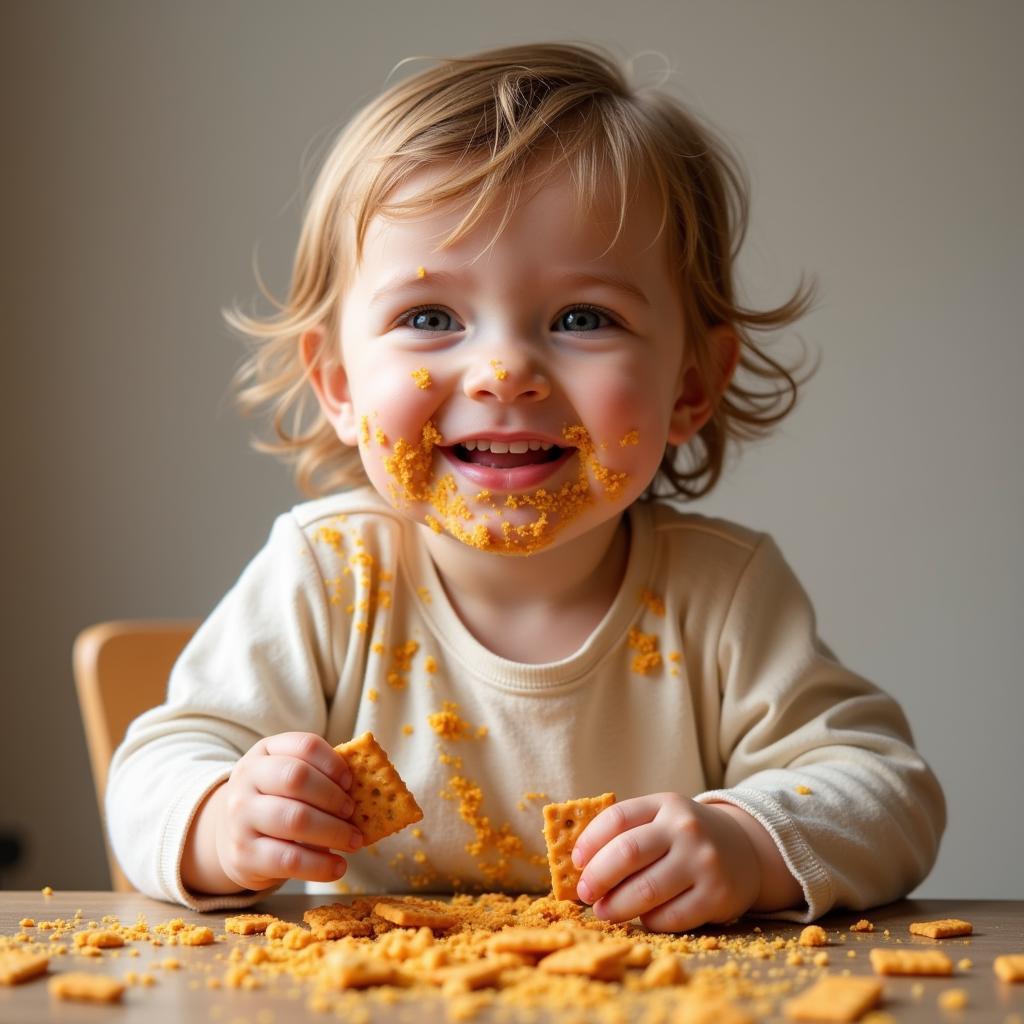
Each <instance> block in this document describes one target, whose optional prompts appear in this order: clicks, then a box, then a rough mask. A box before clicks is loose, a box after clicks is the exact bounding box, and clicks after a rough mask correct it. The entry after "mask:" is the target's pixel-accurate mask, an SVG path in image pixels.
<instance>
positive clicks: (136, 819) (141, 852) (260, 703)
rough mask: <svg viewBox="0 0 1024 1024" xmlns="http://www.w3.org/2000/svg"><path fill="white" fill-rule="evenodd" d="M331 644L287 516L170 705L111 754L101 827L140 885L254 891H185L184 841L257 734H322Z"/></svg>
mask: <svg viewBox="0 0 1024 1024" xmlns="http://www.w3.org/2000/svg"><path fill="white" fill-rule="evenodd" d="M325 652H327V653H325ZM329 652H332V643H331V637H330V617H329V611H328V601H327V599H326V596H325V593H324V583H323V580H322V577H321V573H320V571H319V569H318V567H317V565H316V562H315V559H314V558H313V556H312V553H311V552H310V550H309V545H308V543H307V540H306V538H305V536H304V535H303V532H302V530H301V529H300V528H299V525H298V523H297V522H296V520H295V519H294V517H293V516H291V515H283V516H281V517H280V518H279V519H278V520H277V521H276V523H275V524H274V528H273V530H272V531H271V535H270V538H269V539H268V542H267V544H266V546H265V547H264V548H263V550H262V551H261V552H260V553H259V554H258V555H257V556H256V558H255V559H253V561H252V562H251V563H250V564H249V565H248V567H247V568H246V569H245V571H244V572H243V574H242V575H241V577H240V578H239V580H238V582H237V583H236V584H235V586H234V587H233V588H232V589H231V590H230V591H229V592H228V594H227V595H226V596H225V597H224V599H223V600H222V601H221V602H220V604H219V605H218V606H217V607H216V608H215V609H214V611H213V612H212V614H211V615H210V617H209V618H208V619H207V620H206V622H205V623H204V624H203V625H202V626H201V627H200V629H199V631H198V632H197V633H196V635H195V637H194V638H193V640H192V641H191V642H190V644H189V645H188V647H186V649H185V651H184V652H183V653H182V655H181V657H180V659H179V660H178V662H177V664H176V665H175V667H174V669H173V671H172V674H171V678H170V682H169V685H168V694H167V700H166V702H165V703H164V704H162V705H160V706H159V707H157V708H154V709H152V710H151V711H149V712H147V713H146V714H144V715H142V716H141V717H140V718H138V719H137V720H136V721H135V722H133V723H132V725H131V726H130V728H129V729H128V732H127V734H126V736H125V739H124V741H123V743H122V744H121V746H120V747H119V748H118V750H117V752H116V753H115V755H114V758H113V761H112V763H111V768H110V776H109V783H108V787H107V796H106V812H107V826H108V829H109V834H110V840H111V844H112V846H113V849H114V852H115V854H116V855H117V858H118V860H119V862H120V863H121V865H122V867H123V869H124V871H125V874H126V875H127V876H128V878H129V879H130V880H131V881H132V883H133V884H134V885H135V886H136V887H137V888H138V889H139V890H140V891H142V892H144V893H145V894H146V895H148V896H153V897H156V898H158V899H165V900H174V901H177V902H181V903H184V904H187V905H188V906H191V907H192V908H194V909H197V910H214V909H220V908H226V907H239V906H244V905H246V904H248V903H251V902H253V901H254V900H255V899H257V898H258V894H245V893H243V894H239V895H237V896H224V897H203V898H196V897H195V896H194V895H193V894H191V893H189V892H188V891H187V890H186V889H185V888H184V887H183V886H182V883H181V873H180V862H181V856H182V851H183V848H184V841H185V837H186V835H187V832H188V829H189V826H190V825H191V822H192V820H193V818H194V816H195V813H196V811H197V809H198V807H199V805H200V804H201V802H202V801H203V799H204V798H205V797H206V795H207V794H208V793H210V792H211V791H212V790H213V789H214V788H215V787H216V786H218V785H219V784H220V783H221V782H223V781H224V780H225V779H226V778H227V777H228V775H229V774H230V773H231V769H232V767H233V766H234V764H235V763H236V762H237V761H238V759H239V758H240V757H241V756H242V755H243V754H244V753H245V752H246V751H247V750H248V749H249V748H250V747H251V746H252V745H253V744H254V743H256V742H257V741H258V740H259V739H261V738H263V737H265V736H269V735H273V734H276V733H281V732H287V731H291V730H298V731H303V732H314V733H320V734H323V732H324V729H325V724H326V720H327V702H328V696H329V693H330V692H331V691H332V689H333V687H334V685H335V683H336V680H337V672H336V669H335V666H334V665H333V664H330V663H328V662H330V661H332V660H333V655H332V654H331V653H329Z"/></svg>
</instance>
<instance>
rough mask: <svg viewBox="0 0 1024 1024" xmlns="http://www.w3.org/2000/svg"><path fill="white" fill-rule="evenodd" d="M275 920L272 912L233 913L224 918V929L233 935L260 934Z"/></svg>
mask: <svg viewBox="0 0 1024 1024" xmlns="http://www.w3.org/2000/svg"><path fill="white" fill-rule="evenodd" d="M276 920H277V918H276V917H274V915H273V914H235V915H234V916H233V917H228V918H225V919H224V931H226V932H231V933H232V934H233V935H262V934H263V933H264V932H266V930H267V928H268V927H269V926H270V925H272V924H273V923H274V922H275V921H276Z"/></svg>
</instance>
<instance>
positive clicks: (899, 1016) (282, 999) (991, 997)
mask: <svg viewBox="0 0 1024 1024" xmlns="http://www.w3.org/2000/svg"><path fill="white" fill-rule="evenodd" d="M327 902H330V901H329V900H328V899H325V898H323V897H313V896H305V895H298V894H293V895H276V896H272V897H270V898H269V899H267V900H266V901H265V902H264V903H262V904H260V905H259V907H258V908H251V909H253V910H255V909H259V910H264V911H266V912H268V913H273V914H275V915H276V916H278V917H280V918H282V919H284V920H288V921H296V922H299V921H301V920H302V913H303V911H304V910H306V909H307V908H309V907H313V906H318V905H321V904H323V903H327ZM78 910H81V912H82V920H83V923H82V927H85V924H86V922H88V921H89V920H95V921H99V920H100V919H101V918H102V917H103V916H104V915H107V914H112V915H115V916H116V917H118V918H119V919H120V921H121V923H122V924H124V925H131V924H132V923H134V922H135V921H136V919H137V918H138V916H139V915H140V914H142V915H143V916H144V917H145V918H146V920H147V921H148V923H149V925H150V926H151V927H152V926H154V925H156V924H159V923H161V922H165V921H169V920H171V919H172V918H175V917H181V918H183V919H184V920H185V921H186V922H189V923H197V924H206V925H209V926H210V927H212V928H213V930H214V932H215V933H217V934H222V933H223V924H224V917H225V916H226V914H225V913H223V912H220V913H216V914H197V913H194V912H192V911H189V910H186V909H184V908H181V907H177V906H174V905H171V904H168V903H161V902H158V901H155V900H150V899H147V898H146V897H144V896H141V895H139V894H137V893H113V892H60V891H57V892H56V893H54V894H53V895H52V896H43V895H42V894H41V893H38V892H6V893H3V892H0V935H5V936H11V935H14V934H16V933H18V932H19V931H21V930H22V929H20V927H19V922H20V921H21V920H22V919H23V918H33V919H34V920H36V921H42V920H55V919H57V918H65V919H70V918H72V917H74V915H75V912H76V911H78ZM861 917H866V918H867V919H868V920H870V921H871V922H872V923H873V924H874V926H875V930H874V931H873V932H870V933H865V932H858V933H852V932H850V930H849V928H850V925H851V924H853V923H854V922H855V921H857V920H858V919H860V918H861ZM947 917H956V918H963V919H965V920H967V921H970V922H971V923H972V924H973V925H974V934H973V935H972V936H970V937H968V938H956V939H945V940H941V941H934V940H931V939H925V938H920V937H917V936H911V935H910V934H909V931H908V925H909V923H910V922H911V921H921V920H934V919H938V918H947ZM818 923H819V924H821V925H822V927H824V928H825V930H826V932H827V933H828V937H829V943H830V944H829V946H828V947H826V948H827V951H828V952H829V955H830V961H831V963H830V966H829V968H828V970H829V972H830V973H833V974H835V973H839V972H840V971H847V970H848V971H849V972H850V973H851V974H853V975H868V974H872V971H871V965H870V963H869V960H868V950H869V949H871V948H872V947H874V946H883V945H884V946H887V947H892V946H893V945H894V944H895V943H896V941H897V939H899V940H900V941H901V943H902V945H901V947H900V948H905V949H906V948H929V949H935V948H939V949H942V950H943V951H944V952H946V953H947V954H948V955H949V957H950V959H951V960H952V961H953V963H954V965H959V964H960V962H961V961H963V960H965V959H967V960H970V961H971V966H969V967H968V966H955V969H954V975H953V977H951V978H949V977H947V978H886V979H884V983H885V999H884V1003H883V1009H884V1010H885V1011H886V1012H887V1013H889V1014H890V1015H891V1016H892V1017H893V1018H894V1019H895V1020H897V1021H901V1022H902V1021H907V1022H916V1021H940V1022H956V1021H963V1022H965V1024H966V1022H968V1021H995V1022H999V1024H1024V984H1016V985H1011V984H1007V983H1005V982H1001V981H1000V980H999V979H998V977H997V976H996V975H995V973H994V972H993V970H992V962H993V960H994V959H995V957H996V956H998V955H1000V954H1002V953H1021V954H1024V901H995V900H904V901H901V902H899V903H893V904H890V905H888V906H885V907H878V908H875V909H873V910H871V911H868V912H865V913H863V914H851V913H836V914H830V915H828V916H826V917H825V918H823V919H822V920H821V921H819V922H818ZM755 926H756V927H759V928H761V931H762V933H763V935H764V936H766V937H768V938H773V937H775V936H781V937H782V938H783V939H789V938H793V937H795V936H796V935H797V934H798V933H799V931H800V930H801V927H802V926H800V925H795V924H789V923H779V922H773V921H757V920H753V919H747V920H744V921H741V922H737V923H736V924H733V925H729V926H726V927H722V926H709V927H708V928H706V929H702V930H701V931H700V932H698V933H697V934H703V935H725V936H734V935H749V934H750V933H751V932H752V931H753V929H754V927H755ZM886 929H888V931H889V936H886V935H885V930H886ZM28 931H30V932H34V931H35V930H34V929H28ZM43 938H44V940H45V938H46V936H45V935H44V936H43ZM64 941H65V943H66V945H68V947H69V948H70V947H72V942H71V941H70V937H68V938H67V939H65V940H64ZM265 941H266V940H265V939H264V937H263V936H251V937H242V936H234V935H231V936H227V937H226V938H225V939H223V940H221V941H219V942H217V943H216V944H215V945H213V946H205V947H194V948H187V947H180V946H175V947H173V949H168V948H167V947H162V948H159V947H157V948H154V947H153V946H152V945H150V943H148V942H137V943H130V944H129V946H128V947H127V948H124V949H121V950H105V951H104V953H103V956H102V957H101V958H100V957H98V958H95V959H86V958H83V957H80V956H78V955H75V954H73V953H70V952H69V953H68V954H66V955H64V956H54V957H53V958H52V960H51V963H50V972H51V975H52V974H55V973H58V972H64V971H69V970H90V971H97V972H100V973H107V974H112V975H114V976H117V977H123V976H124V975H125V974H127V973H128V972H129V971H135V972H139V973H141V972H146V971H152V973H153V975H154V977H155V978H156V979H157V980H156V983H155V984H154V985H152V986H151V987H142V986H138V985H132V986H130V987H129V988H128V989H127V991H126V992H125V995H124V1000H123V1003H122V1004H121V1005H120V1006H119V1007H111V1006H102V1005H89V1004H85V1003H71V1002H64V1001H57V1000H53V999H51V997H50V996H49V993H48V988H47V984H46V981H45V979H36V980H34V981H29V982H26V983H24V984H21V985H16V986H13V987H5V986H0V1021H3V1022H4V1024H28V1022H30V1021H31V1022H37V1021H75V1022H77V1021H101V1020H102V1021H106V1020H118V1021H121V1022H124V1024H135V1022H141V1021H145V1022H146V1024H160V1022H163V1021H181V1020H195V1021H202V1022H206V1021H210V1022H218V1021H219V1022H223V1024H242V1022H243V1021H244V1022H246V1024H281V1022H283V1021H289V1022H291V1021H302V1020H316V1021H325V1020H333V1019H337V1018H336V1017H335V1016H334V1015H333V1014H327V1015H325V1014H324V1013H322V1012H319V1013H318V1012H316V1011H314V1010H313V1009H310V1008H309V1007H307V1005H306V996H307V995H308V991H309V990H308V989H303V988H301V986H299V984H298V983H297V982H294V981H291V980H290V979H289V980H288V983H287V984H279V983H278V982H272V983H271V984H269V985H268V986H267V987H265V988H262V989H259V990H255V991H239V990H234V989H225V988H221V989H210V988H208V987H207V986H206V984H205V979H206V978H207V977H209V976H210V974H211V968H212V966H213V965H214V964H215V963H216V970H217V971H222V970H223V968H224V967H225V966H226V963H224V962H223V961H225V960H226V954H227V952H228V950H229V948H230V947H232V946H234V945H237V944H242V945H251V944H255V943H263V942H265ZM130 949H137V950H138V955H137V956H136V955H130V953H129V950H130ZM850 951H853V952H855V953H856V955H855V956H853V957H850V956H848V953H849V952H850ZM809 952H812V953H813V952H815V951H814V950H810V951H809ZM115 954H116V956H115ZM172 954H173V956H174V957H176V958H177V959H179V960H180V961H181V962H182V965H183V969H182V970H178V971H168V970H161V969H160V968H159V967H158V965H159V963H160V961H161V960H163V959H165V958H166V957H167V956H168V955H172ZM731 955H732V954H730V953H727V952H726V951H724V950H721V951H719V952H717V953H713V954H709V957H710V958H711V959H709V960H708V962H712V960H713V959H714V958H719V959H718V960H717V961H715V962H717V963H718V964H721V963H723V962H724V961H725V960H726V959H728V958H729V957H730V956H731ZM215 958H219V959H215ZM692 966H694V967H696V966H698V965H697V964H693V965H692ZM750 967H751V964H750V962H749V961H748V963H747V964H746V966H745V967H744V969H745V970H746V969H749V968H750ZM754 969H758V970H761V969H763V970H764V972H765V976H766V977H772V978H775V979H776V980H777V979H782V978H785V977H786V976H787V975H790V976H793V977H797V976H798V975H797V973H796V972H797V969H796V968H792V967H788V966H786V964H785V953H784V952H783V953H782V954H781V955H780V956H779V957H778V958H777V959H775V960H773V961H768V962H757V964H756V966H755V968H754ZM806 970H807V969H806V968H804V969H803V972H804V973H803V980H802V981H801V982H800V987H804V986H806V985H807V983H808V982H807V980H806ZM769 972H770V973H769ZM818 973H820V971H819V969H817V968H816V969H815V971H814V976H815V977H816V976H817V974H818ZM197 979H203V981H202V983H200V982H198V981H197ZM951 988H959V989H963V990H965V991H966V993H967V997H968V1004H967V1008H966V1009H964V1010H962V1011H959V1012H950V1011H946V1010H941V1009H940V1008H939V1005H938V1002H937V1000H938V997H939V995H940V993H942V992H944V991H947V990H949V989H951ZM797 990H798V989H797V988H796V987H794V988H793V991H792V992H790V993H788V995H792V994H793V993H794V992H796V991H797ZM780 1005H781V1000H780V999H776V1000H774V1001H773V1002H772V1004H771V1006H770V1009H769V1008H766V1007H764V1006H761V1007H760V1008H759V1009H758V1012H759V1014H760V1016H759V1017H758V1019H759V1020H763V1021H782V1020H783V1019H784V1018H783V1016H782V1013H781V1009H780ZM365 1009H366V1019H367V1020H368V1021H369V1020H372V1021H384V1022H409V1024H413V1022H415V1024H422V1022H423V1021H429V1020H432V1019H437V1020H443V1019H445V1018H444V1013H443V1004H442V1003H441V1002H440V1001H438V1002H435V1003H428V1002H424V1001H420V1002H418V1003H416V1004H414V1005H410V1004H409V1003H408V1002H406V1003H396V1004H395V1005H394V1006H388V1005H384V1004H382V1003H380V1002H375V1001H371V1000H367V1002H366V1008H365ZM748 1009H749V1007H748ZM478 1019H479V1020H480V1021H481V1022H483V1021H487V1020H491V1019H498V1015H497V1014H494V1015H491V1014H489V1013H488V1012H486V1011H485V1012H483V1013H481V1014H480V1016H479V1018H478ZM500 1019H502V1020H509V1019H510V1018H509V1017H508V1015H507V1013H505V1012H503V1013H502V1015H501V1017H500ZM512 1019H515V1018H512ZM523 1019H524V1020H526V1019H536V1017H535V1016H534V1017H533V1018H529V1017H525V1016H524V1017H523ZM554 1019H557V1017H555V1018H554ZM575 1019H576V1020H579V1019H580V1017H579V1016H577V1017H576V1018H575Z"/></svg>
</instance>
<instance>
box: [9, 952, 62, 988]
mask: <svg viewBox="0 0 1024 1024" xmlns="http://www.w3.org/2000/svg"><path fill="white" fill-rule="evenodd" d="M49 966H50V958H49V957H48V956H46V955H45V954H44V953H27V952H23V951H22V950H20V949H11V950H5V951H4V952H2V953H0V985H20V984H21V983H22V982H23V981H31V980H32V978H38V977H39V975H40V974H45V973H46V971H47V970H48V969H49Z"/></svg>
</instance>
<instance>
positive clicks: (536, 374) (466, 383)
mask: <svg viewBox="0 0 1024 1024" xmlns="http://www.w3.org/2000/svg"><path fill="white" fill-rule="evenodd" d="M463 390H464V391H465V393H466V395H468V396H469V397H470V398H475V399H477V400H478V401H497V402H500V403H502V404H511V403H513V402H539V401H541V400H542V399H545V398H547V397H548V395H550V394H551V383H550V381H549V380H548V378H547V376H546V375H545V374H544V373H542V372H541V371H540V370H539V369H538V367H537V366H536V365H535V364H534V363H533V361H532V360H531V359H529V358H528V356H527V355H526V354H525V353H523V354H521V355H520V354H510V353H507V352H506V353H503V358H501V359H498V358H492V357H489V356H482V357H481V358H480V359H478V360H476V361H475V362H474V364H473V365H472V366H471V367H470V368H469V369H468V370H467V371H466V375H465V378H464V379H463Z"/></svg>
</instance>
